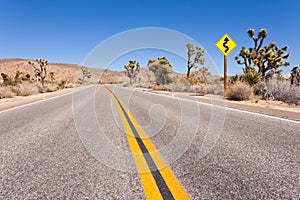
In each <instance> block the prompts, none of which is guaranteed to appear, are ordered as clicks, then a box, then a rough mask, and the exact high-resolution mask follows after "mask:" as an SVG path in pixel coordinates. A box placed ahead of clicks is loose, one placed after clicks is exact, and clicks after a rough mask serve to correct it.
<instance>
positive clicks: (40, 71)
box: [28, 58, 48, 88]
mask: <svg viewBox="0 0 300 200" xmlns="http://www.w3.org/2000/svg"><path fill="white" fill-rule="evenodd" d="M35 61H36V62H37V64H38V67H37V66H35V63H34V62H31V61H28V64H29V65H31V66H32V67H33V69H34V75H35V78H36V81H37V83H41V84H42V87H43V88H44V87H45V84H44V83H45V78H46V75H47V68H46V66H47V65H48V60H45V59H43V58H39V59H36V60H35Z"/></svg>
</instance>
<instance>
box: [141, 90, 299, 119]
mask: <svg viewBox="0 0 300 200" xmlns="http://www.w3.org/2000/svg"><path fill="white" fill-rule="evenodd" d="M136 91H139V92H144V93H148V94H154V95H157V96H163V97H169V98H172V99H177V98H178V99H181V100H183V101H188V102H193V103H198V104H202V105H206V106H214V107H217V108H223V109H226V110H231V111H236V112H242V113H246V114H251V115H257V116H260V117H267V118H271V119H277V120H282V121H286V122H292V123H296V124H300V121H297V120H292V119H287V118H283V117H277V116H272V115H267V114H263V113H256V112H251V111H247V110H240V109H237V108H229V107H224V106H219V105H215V104H210V103H204V102H201V101H195V100H191V99H185V98H181V97H174V96H168V95H164V94H158V93H152V92H149V91H143V90H141V89H138V90H136ZM225 104H226V102H225Z"/></svg>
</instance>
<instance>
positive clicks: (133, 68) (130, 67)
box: [124, 60, 140, 85]
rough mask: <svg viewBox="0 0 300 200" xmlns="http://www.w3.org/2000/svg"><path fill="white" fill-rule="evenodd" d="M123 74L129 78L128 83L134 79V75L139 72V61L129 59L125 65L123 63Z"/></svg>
mask: <svg viewBox="0 0 300 200" xmlns="http://www.w3.org/2000/svg"><path fill="white" fill-rule="evenodd" d="M124 69H125V71H124V72H125V75H126V76H127V77H128V78H129V79H130V85H132V83H133V82H135V81H136V76H137V75H138V73H140V63H138V62H136V61H135V60H129V63H128V64H127V65H124Z"/></svg>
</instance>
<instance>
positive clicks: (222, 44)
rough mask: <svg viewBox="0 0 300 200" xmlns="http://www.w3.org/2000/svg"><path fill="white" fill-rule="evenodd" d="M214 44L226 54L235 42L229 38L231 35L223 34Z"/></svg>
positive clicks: (234, 45)
mask: <svg viewBox="0 0 300 200" xmlns="http://www.w3.org/2000/svg"><path fill="white" fill-rule="evenodd" d="M216 46H217V47H218V49H219V50H220V51H221V52H222V53H223V54H224V55H225V56H227V55H228V54H229V53H230V52H231V51H232V50H233V49H234V48H235V47H236V43H235V42H234V41H233V40H232V39H231V37H229V35H227V34H225V35H223V37H221V39H220V40H219V41H218V42H217V43H216Z"/></svg>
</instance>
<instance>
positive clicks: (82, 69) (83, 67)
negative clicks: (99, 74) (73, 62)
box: [81, 66, 92, 82]
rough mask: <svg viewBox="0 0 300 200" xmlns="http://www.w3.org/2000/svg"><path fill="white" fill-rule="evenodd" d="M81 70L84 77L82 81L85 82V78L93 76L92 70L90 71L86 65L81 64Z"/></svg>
mask: <svg viewBox="0 0 300 200" xmlns="http://www.w3.org/2000/svg"><path fill="white" fill-rule="evenodd" d="M81 71H82V79H81V81H82V82H84V79H85V78H91V77H92V75H91V72H90V71H89V69H88V68H87V67H85V66H81Z"/></svg>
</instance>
